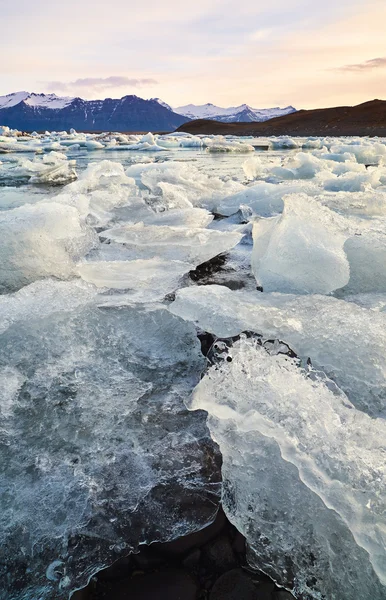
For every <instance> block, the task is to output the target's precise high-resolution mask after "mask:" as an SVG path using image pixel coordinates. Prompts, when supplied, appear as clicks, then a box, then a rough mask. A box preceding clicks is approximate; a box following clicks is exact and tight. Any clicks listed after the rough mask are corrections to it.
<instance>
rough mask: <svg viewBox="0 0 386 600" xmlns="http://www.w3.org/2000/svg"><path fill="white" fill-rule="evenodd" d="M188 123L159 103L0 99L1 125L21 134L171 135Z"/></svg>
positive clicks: (26, 96)
mask: <svg viewBox="0 0 386 600" xmlns="http://www.w3.org/2000/svg"><path fill="white" fill-rule="evenodd" d="M188 120H189V119H188V118H186V117H185V116H182V115H179V114H177V113H175V112H173V110H172V109H171V108H170V107H169V106H168V105H167V104H165V103H163V102H162V101H159V100H158V99H157V100H156V99H152V100H144V99H143V98H138V96H124V97H123V98H120V99H116V100H114V99H112V98H106V99H105V100H83V99H82V98H70V97H64V98H61V97H59V96H56V94H34V93H32V94H31V93H29V92H16V93H14V94H8V95H7V96H0V124H1V125H7V126H8V127H12V128H14V129H20V130H22V131H33V130H36V131H42V130H43V131H45V130H51V131H53V130H56V131H63V130H68V129H71V128H72V127H74V128H75V129H78V130H79V131H133V132H135V131H137V132H139V131H145V132H147V131H174V129H176V128H177V127H179V126H180V125H182V124H183V123H186V121H188Z"/></svg>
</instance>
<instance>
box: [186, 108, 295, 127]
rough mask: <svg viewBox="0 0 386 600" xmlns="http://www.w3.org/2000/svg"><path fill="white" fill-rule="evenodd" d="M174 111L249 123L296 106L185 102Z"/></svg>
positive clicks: (195, 116) (197, 116)
mask: <svg viewBox="0 0 386 600" xmlns="http://www.w3.org/2000/svg"><path fill="white" fill-rule="evenodd" d="M174 112H176V113H178V114H179V115H183V116H185V117H188V119H212V120H214V121H221V122H223V123H231V122H232V123H235V122H236V123H242V122H247V123H249V122H252V121H268V119H273V118H274V117H281V116H283V115H288V114H290V113H293V112H296V108H294V107H293V106H287V107H286V108H279V107H276V108H252V107H251V106H248V104H241V105H240V106H231V107H229V108H222V107H221V106H215V105H214V104H202V105H199V106H197V105H195V104H187V105H186V106H179V107H178V108H175V109H174Z"/></svg>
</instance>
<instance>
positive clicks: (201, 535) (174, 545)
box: [151, 509, 226, 557]
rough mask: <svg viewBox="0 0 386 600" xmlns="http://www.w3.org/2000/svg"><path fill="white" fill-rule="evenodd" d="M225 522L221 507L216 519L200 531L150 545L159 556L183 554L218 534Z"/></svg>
mask: <svg viewBox="0 0 386 600" xmlns="http://www.w3.org/2000/svg"><path fill="white" fill-rule="evenodd" d="M225 523H226V517H225V515H224V512H223V510H222V509H219V511H218V513H217V516H216V519H215V520H214V522H213V523H211V524H210V525H208V527H204V529H201V530H200V531H196V532H195V533H191V534H190V535H185V536H184V537H181V538H179V539H177V540H173V541H172V542H165V543H163V544H162V543H158V542H156V543H155V544H152V545H151V548H152V549H153V550H154V551H156V552H157V554H158V555H160V556H167V557H171V556H183V555H184V554H187V553H188V552H189V550H191V549H192V548H199V547H200V546H203V545H204V544H206V543H207V542H209V541H210V540H212V539H213V538H215V537H216V536H217V535H219V533H220V532H221V530H222V529H223V527H224V525H225Z"/></svg>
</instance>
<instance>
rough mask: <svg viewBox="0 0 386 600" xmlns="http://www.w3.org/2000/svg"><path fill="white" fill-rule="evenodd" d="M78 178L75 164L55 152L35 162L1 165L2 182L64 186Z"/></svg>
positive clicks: (20, 161) (20, 160)
mask: <svg viewBox="0 0 386 600" xmlns="http://www.w3.org/2000/svg"><path fill="white" fill-rule="evenodd" d="M76 178H77V174H76V170H75V162H74V161H69V160H67V156H65V155H64V154H61V153H60V152H55V151H52V152H50V153H49V154H45V155H44V156H43V157H40V156H37V157H35V158H34V159H33V160H28V159H26V158H22V159H19V160H18V162H17V163H10V164H8V163H5V164H4V165H0V181H1V180H5V181H12V180H27V181H29V182H30V183H35V184H47V183H48V184H51V185H52V184H56V185H58V184H59V185H62V184H64V183H69V182H70V181H73V180H74V179H76Z"/></svg>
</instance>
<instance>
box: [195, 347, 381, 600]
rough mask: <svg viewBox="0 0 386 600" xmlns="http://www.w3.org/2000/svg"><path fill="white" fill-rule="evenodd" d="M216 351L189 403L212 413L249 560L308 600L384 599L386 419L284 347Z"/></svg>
mask: <svg viewBox="0 0 386 600" xmlns="http://www.w3.org/2000/svg"><path fill="white" fill-rule="evenodd" d="M216 347H217V348H218V350H217V355H218V358H217V361H216V365H215V366H213V367H211V368H210V369H209V371H208V373H207V374H206V375H205V377H204V378H203V379H202V380H201V382H200V383H199V384H198V386H197V387H196V389H195V391H194V394H193V398H192V400H191V402H190V404H189V406H190V408H191V409H193V410H195V409H201V410H205V411H207V412H208V415H209V417H208V425H209V427H210V430H211V433H212V437H213V438H214V439H215V440H216V441H217V443H218V444H219V446H220V450H221V454H222V457H223V467H222V474H223V478H224V484H223V485H224V489H223V504H224V507H225V510H226V512H227V514H228V516H229V518H230V519H231V521H232V522H233V523H234V524H235V525H236V527H237V528H238V529H239V531H242V532H243V533H244V535H245V536H246V538H247V541H248V544H249V560H250V562H251V563H252V564H255V565H256V567H257V568H260V569H261V568H262V569H263V570H265V571H266V572H267V573H269V574H270V575H271V576H273V577H274V578H275V579H276V580H277V581H278V582H279V583H280V584H282V585H285V586H287V587H289V588H290V589H292V590H294V592H295V594H296V596H298V595H299V597H302V598H303V597H306V598H313V599H315V600H320V599H321V598H328V599H329V600H333V599H336V600H356V599H357V598H361V599H363V600H383V599H384V598H385V594H386V519H385V508H386V505H385V499H386V489H385V478H384V469H385V456H384V440H385V439H386V421H385V420H384V419H372V418H370V417H369V416H367V415H366V414H364V413H362V412H360V411H357V410H355V409H354V408H353V406H352V404H351V403H350V402H349V401H348V399H347V397H346V396H345V395H344V394H342V393H341V392H340V391H339V390H338V389H337V388H336V387H335V386H334V385H333V384H332V382H329V381H328V380H326V379H325V378H323V377H322V376H321V375H319V374H318V373H317V372H316V371H313V370H312V369H302V368H300V366H299V364H298V361H297V360H296V359H294V358H290V357H289V356H288V355H286V351H287V350H288V348H287V347H286V346H285V345H284V344H281V343H279V342H273V341H272V340H270V341H269V342H268V341H266V342H265V343H264V341H263V340H261V339H259V338H257V339H254V338H248V337H246V336H242V337H241V339H240V340H239V341H237V342H236V343H235V344H234V345H233V347H230V348H228V347H227V346H226V345H225V344H224V342H222V341H220V340H219V341H218V342H215V344H214V353H215V354H216ZM350 565H352V568H350Z"/></svg>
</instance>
